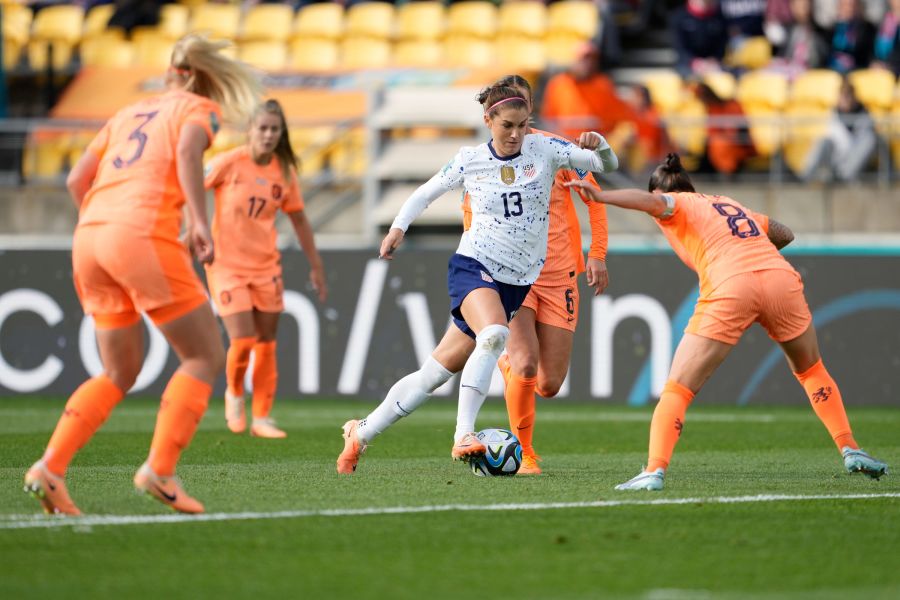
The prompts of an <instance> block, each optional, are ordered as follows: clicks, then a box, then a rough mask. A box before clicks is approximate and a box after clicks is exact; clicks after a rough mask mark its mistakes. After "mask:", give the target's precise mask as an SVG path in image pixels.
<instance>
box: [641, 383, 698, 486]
mask: <svg viewBox="0 0 900 600" xmlns="http://www.w3.org/2000/svg"><path fill="white" fill-rule="evenodd" d="M693 399H694V392H692V391H691V390H689V389H688V388H686V387H684V386H683V385H681V384H680V383H678V382H675V381H671V380H670V381H667V382H666V385H665V387H663V393H662V395H661V396H660V397H659V402H658V403H657V404H656V410H654V411H653V419H652V420H651V421H650V454H649V457H648V458H647V471H655V470H656V469H659V468H663V469H666V468H668V467H669V461H670V460H672V453H673V452H674V451H675V444H677V443H678V438H680V437H681V430H682V428H683V427H684V415H685V413H686V412H687V409H688V406H690V405H691V400H693Z"/></svg>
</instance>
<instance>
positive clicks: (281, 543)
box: [0, 397, 900, 600]
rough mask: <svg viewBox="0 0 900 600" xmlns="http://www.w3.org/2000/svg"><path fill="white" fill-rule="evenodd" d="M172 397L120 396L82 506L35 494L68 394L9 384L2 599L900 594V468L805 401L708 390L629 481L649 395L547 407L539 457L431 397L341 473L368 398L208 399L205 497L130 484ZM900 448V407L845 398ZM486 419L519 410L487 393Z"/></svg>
mask: <svg viewBox="0 0 900 600" xmlns="http://www.w3.org/2000/svg"><path fill="white" fill-rule="evenodd" d="M157 403H158V402H157V401H155V400H150V399H146V400H145V399H132V398H128V399H126V400H125V401H124V402H123V403H122V405H120V407H119V408H118V409H117V410H116V412H114V413H113V416H112V417H111V419H110V421H109V422H108V423H107V424H106V426H105V427H104V428H103V429H102V430H101V432H100V433H99V434H98V435H97V436H96V437H95V438H94V440H93V441H92V443H91V444H89V445H88V446H87V447H86V448H85V449H84V450H83V451H82V452H81V453H80V454H79V455H78V456H77V457H76V459H75V461H74V463H73V465H72V467H71V469H70V471H69V477H68V482H69V490H70V492H71V494H72V497H73V499H74V500H75V502H76V503H77V504H78V505H79V507H80V508H81V509H82V510H83V511H84V512H85V513H86V514H87V515H88V516H86V517H83V518H81V519H60V518H54V517H44V516H40V515H39V509H38V504H37V502H35V501H34V500H32V499H31V498H30V497H28V496H26V495H25V494H24V493H23V492H22V478H23V476H24V473H25V470H26V469H27V467H28V466H29V465H30V464H31V463H32V462H33V461H34V460H35V459H36V458H38V457H39V456H40V454H41V452H42V450H43V448H44V445H45V444H46V442H47V439H48V438H49V435H50V432H51V431H52V428H53V426H54V424H55V423H56V420H57V418H58V417H59V414H60V411H61V409H62V406H63V401H62V400H61V399H52V400H51V399H43V398H22V399H5V400H0V556H2V560H0V597H4V598H17V597H40V596H46V597H61V598H98V597H117V598H136V597H141V598H144V597H148V598H149V597H153V598H160V597H165V598H226V597H227V598H230V597H249V596H255V597H259V598H264V597H275V596H277V597H281V598H351V597H352V598H423V599H432V598H458V597H460V596H464V597H465V596H469V597H472V596H479V597H480V596H489V597H491V598H647V599H652V600H665V599H684V598H701V599H702V598H809V599H813V598H816V599H819V598H841V599H842V600H844V599H846V598H867V599H868V598H897V597H900V479H898V477H897V476H895V475H893V474H891V475H888V476H887V477H884V478H882V479H881V480H880V481H873V480H870V479H867V478H865V477H863V476H860V475H855V476H852V477H851V476H850V475H848V474H846V473H845V472H844V469H843V466H842V464H841V461H840V456H839V454H838V452H837V451H836V449H835V448H834V445H833V444H832V443H831V441H830V439H829V438H828V434H827V433H826V431H825V429H824V427H822V425H821V424H820V423H819V422H818V420H817V419H816V418H815V416H814V415H813V413H812V411H811V410H810V409H809V407H808V406H805V405H801V404H800V398H799V397H798V402H797V406H796V407H792V408H781V407H779V408H768V407H752V408H741V409H737V408H721V407H704V406H703V405H702V401H701V402H700V403H698V404H697V405H695V406H694V407H692V408H691V410H690V411H689V412H688V418H687V422H686V426H685V434H684V437H683V438H682V440H681V442H680V443H679V447H678V449H677V450H676V453H675V459H674V462H673V465H672V468H671V469H670V472H669V475H668V477H667V487H666V490H665V491H663V492H659V493H646V492H645V493H622V492H615V491H614V490H613V489H612V488H613V486H614V485H615V484H617V483H621V482H622V481H625V480H626V479H628V478H630V477H631V476H632V475H634V474H635V473H637V471H638V469H639V468H640V466H641V464H642V461H643V460H644V459H645V455H646V444H647V432H648V423H649V417H650V411H649V409H627V408H618V407H615V408H613V407H605V406H599V405H596V404H591V405H588V404H581V405H575V404H560V403H554V402H552V401H547V402H543V403H539V405H538V420H537V425H536V433H535V445H536V447H537V449H538V451H539V452H540V453H541V454H542V456H543V457H544V461H543V462H542V468H543V469H544V475H542V476H539V477H513V478H493V479H485V478H478V477H475V476H474V475H472V474H471V473H470V472H469V471H468V470H467V468H466V467H465V466H464V465H462V464H460V463H453V462H452V461H451V460H450V457H449V454H450V445H451V436H452V432H453V425H454V422H455V412H456V411H455V404H453V403H452V402H448V401H446V400H432V401H431V403H430V404H428V405H426V406H425V407H423V408H422V409H421V410H420V411H417V412H416V414H414V415H413V416H411V417H410V418H408V419H404V420H402V421H401V422H400V423H398V424H397V426H396V427H393V428H392V429H391V430H390V431H388V432H387V433H385V434H384V435H383V436H382V437H380V438H379V439H378V440H376V442H375V443H374V444H373V445H372V446H371V447H370V448H369V451H368V452H367V453H366V454H365V455H364V456H363V459H362V461H361V463H360V466H359V470H358V471H357V474H355V475H353V476H351V477H346V476H338V475H337V474H336V473H335V468H334V460H335V458H336V457H337V454H338V452H339V451H340V449H341V447H342V440H341V437H340V426H341V424H343V422H344V421H345V420H346V419H348V418H350V417H359V416H362V415H364V414H365V413H366V412H367V411H368V410H369V409H370V408H371V407H372V406H373V405H372V404H362V403H351V402H345V401H324V400H322V401H315V402H313V401H305V400H304V401H288V400H282V401H280V402H279V403H278V404H276V407H275V413H274V414H275V417H276V418H277V419H278V422H279V424H280V425H282V426H284V428H285V429H286V430H287V431H288V433H289V437H288V438H287V439H286V440H259V439H255V438H251V437H249V436H246V435H245V436H235V435H233V434H231V433H229V432H228V431H227V430H226V429H225V424H224V420H223V418H222V407H221V400H219V401H218V402H216V401H214V402H213V403H212V406H211V408H210V410H209V412H208V413H207V417H206V419H205V420H204V422H203V424H202V425H201V429H200V431H199V432H198V434H197V436H196V438H195V439H194V442H193V444H192V446H191V448H190V449H189V450H188V451H187V452H186V453H185V454H184V457H183V459H182V462H181V464H180V467H179V473H180V474H181V476H182V478H183V480H184V482H185V487H186V489H187V490H188V491H189V492H190V493H191V494H193V495H195V496H196V497H197V498H198V499H200V500H202V501H203V502H204V503H205V504H206V509H207V511H208V512H207V514H206V515H201V516H199V517H192V516H183V515H176V514H174V513H172V512H171V511H169V510H168V509H166V508H164V507H163V506H162V505H159V504H157V503H155V502H153V501H150V500H146V499H143V498H141V497H139V496H137V495H136V494H135V493H134V492H133V488H132V486H131V477H132V475H133V473H134V471H135V469H136V468H137V467H138V466H139V465H140V463H141V462H142V461H143V460H144V458H145V455H146V452H147V447H148V445H149V442H150V436H151V431H152V427H153V424H154V421H155V414H156V407H157ZM848 412H849V415H850V420H851V423H852V424H853V426H854V433H855V434H856V437H857V439H858V440H859V442H860V443H861V444H862V445H863V447H864V448H866V449H867V450H870V451H871V452H872V453H873V454H874V455H876V456H877V457H879V458H881V459H883V460H886V461H887V462H888V463H889V464H890V465H891V466H892V467H893V468H895V469H896V468H900V435H898V432H900V410H897V409H874V408H859V407H853V406H849V407H848ZM478 424H479V427H505V426H506V418H505V410H504V409H503V407H502V404H501V402H498V401H497V400H489V401H488V403H487V404H486V405H485V408H484V410H483V411H482V414H481V416H480V418H479V422H478Z"/></svg>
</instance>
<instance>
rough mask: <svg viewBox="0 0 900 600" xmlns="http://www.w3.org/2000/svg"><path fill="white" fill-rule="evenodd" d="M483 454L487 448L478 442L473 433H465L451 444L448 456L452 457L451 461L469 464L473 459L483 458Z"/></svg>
mask: <svg viewBox="0 0 900 600" xmlns="http://www.w3.org/2000/svg"><path fill="white" fill-rule="evenodd" d="M485 452H487V448H485V447H484V444H482V443H481V442H479V441H478V437H477V436H476V435H475V434H474V433H467V434H466V435H464V436H462V437H461V438H459V439H458V440H457V441H456V443H455V444H453V449H452V450H450V456H452V457H453V460H462V461H465V462H469V461H470V460H472V459H473V458H477V457H479V456H484V453H485Z"/></svg>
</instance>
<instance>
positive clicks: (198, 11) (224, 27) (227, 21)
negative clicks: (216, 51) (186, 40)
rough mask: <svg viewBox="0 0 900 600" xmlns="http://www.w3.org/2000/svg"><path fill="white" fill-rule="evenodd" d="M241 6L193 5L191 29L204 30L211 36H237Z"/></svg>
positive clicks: (221, 37)
mask: <svg viewBox="0 0 900 600" xmlns="http://www.w3.org/2000/svg"><path fill="white" fill-rule="evenodd" d="M240 23H241V7H240V6H238V5H236V4H200V5H198V6H196V7H194V12H193V15H192V19H191V31H196V32H206V33H208V34H209V36H210V37H212V38H218V39H226V40H233V39H235V38H237V34H238V27H239V26H240Z"/></svg>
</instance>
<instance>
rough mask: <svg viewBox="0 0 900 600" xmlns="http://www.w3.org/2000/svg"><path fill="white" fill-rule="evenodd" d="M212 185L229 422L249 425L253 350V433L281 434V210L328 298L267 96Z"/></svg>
mask: <svg viewBox="0 0 900 600" xmlns="http://www.w3.org/2000/svg"><path fill="white" fill-rule="evenodd" d="M206 187H207V188H208V189H212V190H215V194H216V214H215V217H214V219H213V242H214V243H215V246H216V250H217V251H216V261H215V262H214V263H213V264H211V265H207V267H206V275H207V282H208V283H209V289H210V293H211V295H212V298H213V301H214V302H215V303H216V308H217V309H218V311H219V315H220V316H221V317H222V321H223V322H224V323H225V329H226V330H227V331H228V338H229V344H230V346H229V348H228V357H227V360H226V363H225V377H226V381H227V384H228V388H227V390H226V391H225V420H226V421H227V423H228V428H229V429H230V430H231V431H233V432H234V433H242V432H243V431H244V430H245V429H246V428H247V416H246V412H245V409H244V374H245V373H246V372H247V366H248V364H249V361H250V353H251V352H253V356H254V364H253V422H252V423H251V425H250V435H254V436H257V437H263V438H283V437H286V435H287V434H286V433H285V432H284V431H282V430H280V429H278V428H277V427H276V426H275V422H274V421H273V420H272V418H271V417H270V416H269V412H270V411H271V410H272V403H273V401H274V398H275V389H276V387H277V384H278V367H277V364H276V353H275V337H276V333H277V331H278V317H279V315H280V314H281V311H283V310H284V299H283V295H284V294H283V292H284V286H283V284H282V280H281V255H280V254H279V253H278V249H277V248H276V247H275V241H276V232H275V217H276V215H277V214H278V211H279V210H281V211H282V212H284V213H286V214H287V215H288V217H289V218H290V220H291V224H292V225H293V227H294V231H295V232H296V234H297V239H298V240H300V246H301V247H302V248H303V252H304V253H305V254H306V257H307V259H308V260H309V264H310V267H311V269H310V275H309V277H310V280H311V282H312V286H313V288H314V289H315V290H316V292H318V295H319V300H320V301H323V302H324V301H325V296H326V287H325V271H324V269H323V268H322V259H321V258H320V257H319V252H318V250H316V243H315V240H314V239H313V232H312V228H311V227H310V225H309V221H308V220H307V218H306V213H304V211H303V196H302V195H301V194H300V186H299V184H298V182H297V158H296V156H295V155H294V150H293V148H291V142H290V139H289V138H288V131H287V122H286V121H285V118H284V111H282V109H281V105H280V104H278V102H277V101H276V100H268V101H266V102H265V103H264V104H262V105H260V106H259V108H257V109H256V112H255V113H254V114H253V120H252V121H251V124H250V130H249V133H248V143H247V145H245V146H241V147H240V148H236V149H234V150H231V151H230V152H226V153H225V154H222V155H219V156H217V157H216V158H214V159H213V160H212V162H211V163H210V164H209V166H208V168H207V173H206Z"/></svg>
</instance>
